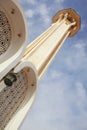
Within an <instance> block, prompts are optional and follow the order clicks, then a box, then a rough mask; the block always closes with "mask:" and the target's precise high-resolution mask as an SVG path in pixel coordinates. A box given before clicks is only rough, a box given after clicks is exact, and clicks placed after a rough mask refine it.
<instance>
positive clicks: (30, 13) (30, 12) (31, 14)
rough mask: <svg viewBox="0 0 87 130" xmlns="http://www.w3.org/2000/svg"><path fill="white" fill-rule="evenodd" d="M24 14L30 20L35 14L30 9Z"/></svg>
mask: <svg viewBox="0 0 87 130" xmlns="http://www.w3.org/2000/svg"><path fill="white" fill-rule="evenodd" d="M25 13H26V17H27V18H32V17H33V16H34V14H35V12H34V11H33V10H32V9H28V10H27V11H26V12H25Z"/></svg>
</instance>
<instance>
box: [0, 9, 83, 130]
mask: <svg viewBox="0 0 87 130" xmlns="http://www.w3.org/2000/svg"><path fill="white" fill-rule="evenodd" d="M79 29H80V16H79V15H78V14H77V13H76V12H75V11H74V10H73V9H65V10H61V11H59V12H58V13H57V14H56V15H55V16H54V17H53V18H52V25H51V26H50V27H49V28H48V29H47V30H46V31H45V32H44V33H43V34H42V35H40V36H39V37H38V38H37V39H36V40H34V41H33V42H32V43H31V44H30V45H29V46H28V47H27V49H26V51H25V53H24V55H23V57H22V59H21V61H20V62H19V63H18V64H17V65H16V66H15V67H14V68H13V69H12V70H11V71H10V72H9V73H8V74H7V75H6V76H5V77H4V78H3V79H2V81H0V127H1V130H3V129H5V130H17V129H18V127H19V126H20V124H21V123H22V121H23V119H24V117H25V116H26V114H27V112H28V111H29V109H30V107H31V105H32V103H33V101H34V98H35V95H36V91H37V84H38V80H39V79H40V78H41V76H42V75H43V73H44V72H45V71H46V69H47V67H48V66H49V64H50V63H51V61H52V60H53V58H54V57H55V55H56V53H57V52H58V50H59V49H60V47H61V46H62V44H63V43H64V41H65V40H66V38H67V37H72V36H74V35H75V34H76V33H77V32H78V30H79ZM3 109H4V110H3Z"/></svg>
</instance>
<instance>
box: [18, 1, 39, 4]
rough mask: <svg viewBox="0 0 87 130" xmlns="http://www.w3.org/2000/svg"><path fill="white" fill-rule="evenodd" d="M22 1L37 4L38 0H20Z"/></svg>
mask: <svg viewBox="0 0 87 130" xmlns="http://www.w3.org/2000/svg"><path fill="white" fill-rule="evenodd" d="M19 1H20V3H22V4H24V3H28V4H32V5H35V4H36V3H37V2H36V0H19Z"/></svg>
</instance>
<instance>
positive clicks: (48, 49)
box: [22, 9, 79, 78]
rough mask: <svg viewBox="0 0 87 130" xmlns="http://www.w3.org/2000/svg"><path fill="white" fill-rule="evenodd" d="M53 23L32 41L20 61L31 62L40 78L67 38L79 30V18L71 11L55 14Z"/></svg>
mask: <svg viewBox="0 0 87 130" xmlns="http://www.w3.org/2000/svg"><path fill="white" fill-rule="evenodd" d="M52 21H53V23H52V25H51V27H50V28H48V29H47V30H46V31H45V32H44V33H43V34H42V35H40V36H39V37H38V38H37V39H36V40H34V41H33V42H32V43H31V44H30V45H29V46H28V47H27V49H26V52H25V54H24V57H23V59H22V60H28V61H30V62H32V63H33V64H34V65H35V67H36V69H37V71H38V77H39V78H40V77H41V76H42V74H43V72H44V71H45V70H46V68H47V67H48V65H49V64H50V63H51V61H52V60H53V58H54V56H55V55H56V53H57V52H58V50H59V49H60V47H61V46H62V44H63V43H64V41H65V39H66V38H67V37H68V36H73V35H74V34H75V33H76V32H77V31H78V30H79V24H77V23H78V21H79V16H78V15H77V14H76V12H75V11H74V10H72V9H68V10H62V11H59V13H57V14H56V15H55V16H54V17H53V19H52Z"/></svg>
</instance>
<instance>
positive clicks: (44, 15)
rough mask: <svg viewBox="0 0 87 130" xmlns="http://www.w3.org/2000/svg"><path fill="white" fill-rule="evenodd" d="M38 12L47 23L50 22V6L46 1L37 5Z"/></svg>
mask: <svg viewBox="0 0 87 130" xmlns="http://www.w3.org/2000/svg"><path fill="white" fill-rule="evenodd" d="M37 13H38V14H40V16H41V18H42V19H43V21H44V23H45V24H46V25H48V24H49V23H50V16H49V8H48V7H47V5H46V4H45V3H41V4H40V5H39V6H38V7H37ZM46 25H45V26H46Z"/></svg>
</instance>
